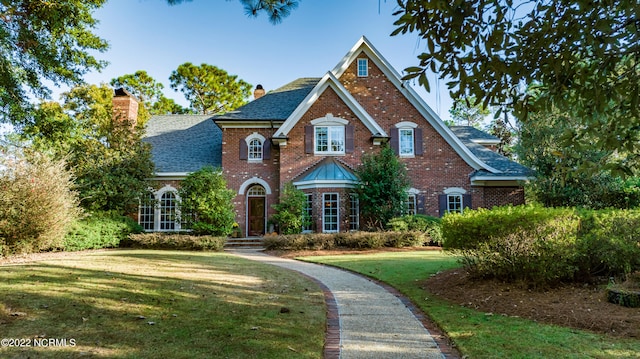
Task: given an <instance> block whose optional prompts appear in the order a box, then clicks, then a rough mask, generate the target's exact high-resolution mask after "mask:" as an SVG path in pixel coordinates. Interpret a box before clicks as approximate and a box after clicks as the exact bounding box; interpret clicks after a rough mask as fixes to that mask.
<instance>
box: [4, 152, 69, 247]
mask: <svg viewBox="0 0 640 359" xmlns="http://www.w3.org/2000/svg"><path fill="white" fill-rule="evenodd" d="M71 188H72V176H71V174H70V173H69V171H67V170H66V168H65V163H64V161H55V160H51V159H50V158H49V157H48V156H46V155H43V154H41V153H37V152H30V153H23V152H21V151H19V150H10V149H7V150H6V151H5V152H4V153H3V156H1V157H0V193H1V195H0V256H3V255H9V254H14V253H30V252H38V251H41V250H45V249H49V248H51V247H56V246H57V245H59V243H60V242H61V241H62V238H63V237H64V235H65V234H66V233H67V230H68V229H69V227H70V226H71V224H72V223H73V221H74V220H75V219H76V218H77V217H78V216H79V215H80V212H81V211H80V209H79V208H78V197H77V193H75V192H74V191H72V190H71Z"/></svg>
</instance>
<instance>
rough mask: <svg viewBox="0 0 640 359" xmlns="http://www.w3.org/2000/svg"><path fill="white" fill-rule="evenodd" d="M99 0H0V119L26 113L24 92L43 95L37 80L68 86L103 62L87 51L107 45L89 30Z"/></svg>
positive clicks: (47, 92) (21, 116)
mask: <svg viewBox="0 0 640 359" xmlns="http://www.w3.org/2000/svg"><path fill="white" fill-rule="evenodd" d="M105 1H106V0H83V1H81V0H58V1H36V0H2V1H0V122H10V123H15V122H19V121H22V120H23V119H24V118H25V117H26V116H28V115H29V113H30V110H31V109H32V105H31V104H30V102H29V97H30V96H34V97H36V98H48V97H49V95H50V92H51V91H50V90H49V89H48V88H47V87H46V86H45V85H44V83H43V80H49V81H51V82H53V83H56V84H67V85H74V84H78V83H80V82H82V76H83V75H84V74H85V73H87V72H88V71H90V70H92V69H96V70H99V69H101V68H103V67H104V66H105V65H106V62H104V61H99V60H97V59H96V58H95V57H94V56H93V55H91V54H90V51H92V50H97V51H105V50H106V49H107V47H108V45H107V42H106V41H104V40H103V39H101V38H99V37H97V36H96V35H94V34H93V33H92V32H91V30H92V29H93V28H94V27H95V25H96V20H95V19H94V18H93V17H92V13H93V11H94V10H96V9H98V8H100V7H101V6H102V5H103V4H104V3H105Z"/></svg>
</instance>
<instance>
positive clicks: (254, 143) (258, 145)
mask: <svg viewBox="0 0 640 359" xmlns="http://www.w3.org/2000/svg"><path fill="white" fill-rule="evenodd" d="M247 155H248V158H249V161H251V160H254V161H260V160H262V141H260V139H258V138H254V139H252V140H251V141H249V150H248V153H247Z"/></svg>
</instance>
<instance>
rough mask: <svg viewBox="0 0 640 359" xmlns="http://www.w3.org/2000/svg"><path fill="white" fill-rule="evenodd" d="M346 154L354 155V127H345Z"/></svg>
mask: <svg viewBox="0 0 640 359" xmlns="http://www.w3.org/2000/svg"><path fill="white" fill-rule="evenodd" d="M344 142H345V144H344V152H346V153H352V152H353V147H354V146H353V126H352V125H346V126H344Z"/></svg>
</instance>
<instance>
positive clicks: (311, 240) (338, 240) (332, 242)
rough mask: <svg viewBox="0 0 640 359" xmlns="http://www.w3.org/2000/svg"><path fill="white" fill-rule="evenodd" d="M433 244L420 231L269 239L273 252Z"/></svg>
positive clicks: (295, 235)
mask: <svg viewBox="0 0 640 359" xmlns="http://www.w3.org/2000/svg"><path fill="white" fill-rule="evenodd" d="M427 242H429V237H428V236H427V235H426V234H425V233H423V232H420V231H403V232H393V231H386V232H382V231H380V232H340V233H306V234H293V235H278V236H265V237H264V240H263V244H264V246H265V248H266V249H269V250H324V249H337V248H349V249H380V248H386V247H394V248H401V247H418V246H423V245H424V244H425V243H427Z"/></svg>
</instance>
